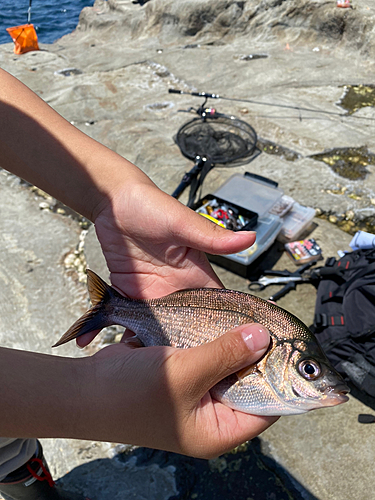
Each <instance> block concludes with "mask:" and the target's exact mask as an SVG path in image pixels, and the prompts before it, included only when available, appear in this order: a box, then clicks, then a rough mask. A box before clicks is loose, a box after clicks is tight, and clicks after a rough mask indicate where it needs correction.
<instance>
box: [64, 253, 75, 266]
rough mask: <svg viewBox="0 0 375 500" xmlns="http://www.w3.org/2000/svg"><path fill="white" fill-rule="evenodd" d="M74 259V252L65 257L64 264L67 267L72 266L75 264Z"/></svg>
mask: <svg viewBox="0 0 375 500" xmlns="http://www.w3.org/2000/svg"><path fill="white" fill-rule="evenodd" d="M74 259H75V256H74V254H73V253H70V254H69V255H67V256H66V257H65V259H64V264H65V266H66V267H72V266H73V264H74Z"/></svg>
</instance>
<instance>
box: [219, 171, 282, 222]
mask: <svg viewBox="0 0 375 500" xmlns="http://www.w3.org/2000/svg"><path fill="white" fill-rule="evenodd" d="M283 194H284V192H283V190H282V189H280V188H278V184H277V182H275V181H272V180H270V179H267V178H266V177H261V176H260V175H257V174H252V173H250V172H246V173H245V174H244V175H241V174H234V175H232V177H230V178H229V179H228V180H227V181H226V182H225V183H224V184H223V185H222V186H220V188H219V189H218V190H217V191H215V193H214V195H215V196H218V197H219V198H223V199H224V200H227V201H229V202H231V203H235V204H236V205H239V206H241V207H243V208H246V209H247V210H251V211H253V212H256V213H257V214H258V217H263V216H264V215H266V214H267V213H268V211H269V210H270V209H271V208H272V207H273V206H274V205H275V203H277V202H278V201H279V200H280V198H281V197H282V196H283Z"/></svg>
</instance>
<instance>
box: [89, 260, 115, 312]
mask: <svg viewBox="0 0 375 500" xmlns="http://www.w3.org/2000/svg"><path fill="white" fill-rule="evenodd" d="M87 288H88V291H89V295H90V300H91V303H92V305H93V306H96V305H97V304H99V303H100V302H102V300H103V299H104V298H105V297H106V296H107V295H108V294H109V295H111V292H112V287H111V286H109V285H107V283H106V282H105V281H104V280H102V278H100V276H98V275H97V274H96V273H94V271H91V269H87Z"/></svg>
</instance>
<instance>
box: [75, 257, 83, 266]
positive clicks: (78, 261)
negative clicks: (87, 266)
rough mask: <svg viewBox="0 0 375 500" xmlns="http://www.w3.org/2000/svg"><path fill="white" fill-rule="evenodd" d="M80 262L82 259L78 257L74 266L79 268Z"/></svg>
mask: <svg viewBox="0 0 375 500" xmlns="http://www.w3.org/2000/svg"><path fill="white" fill-rule="evenodd" d="M80 264H81V259H80V258H78V257H77V258H76V259H75V260H74V267H76V268H77V269H78V266H79V265H80Z"/></svg>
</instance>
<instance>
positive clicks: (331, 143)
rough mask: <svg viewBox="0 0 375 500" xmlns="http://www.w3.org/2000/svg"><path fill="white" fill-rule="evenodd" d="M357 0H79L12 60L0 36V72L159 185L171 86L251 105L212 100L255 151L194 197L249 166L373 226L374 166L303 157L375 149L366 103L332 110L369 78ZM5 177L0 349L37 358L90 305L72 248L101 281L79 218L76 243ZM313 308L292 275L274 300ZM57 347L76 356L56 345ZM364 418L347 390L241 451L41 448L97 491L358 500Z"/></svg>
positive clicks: (1, 178) (367, 472)
mask: <svg viewBox="0 0 375 500" xmlns="http://www.w3.org/2000/svg"><path fill="white" fill-rule="evenodd" d="M141 3H142V2H141ZM353 7H354V9H339V8H337V7H336V2H334V1H332V2H326V1H323V0H319V1H315V2H307V1H303V0H288V1H286V0H263V1H259V2H251V1H243V2H238V1H237V2H236V1H231V0H218V1H216V2H210V1H208V0H200V1H197V0H195V1H194V0H183V1H181V2H174V1H173V0H150V1H148V2H146V3H145V4H144V5H141V4H138V3H133V2H132V1H130V0H108V1H103V0H97V1H96V2H95V5H94V7H93V8H86V9H84V11H83V12H82V14H81V17H80V24H79V26H78V27H77V30H76V31H75V32H73V33H72V34H70V35H67V36H65V37H63V38H62V39H61V40H59V41H57V42H56V43H54V44H52V45H43V44H42V46H41V49H42V50H40V51H39V52H31V53H27V54H25V55H23V56H21V57H19V56H15V55H14V54H13V52H12V50H13V47H12V44H6V45H2V46H0V65H1V67H3V68H4V69H6V70H8V71H9V72H10V73H12V74H14V75H15V76H16V77H18V78H19V79H20V80H22V81H23V82H24V83H26V84H27V85H28V86H29V87H31V88H32V89H33V90H34V91H35V92H37V93H38V94H39V95H40V96H41V97H42V98H43V99H45V100H46V101H47V102H48V103H49V104H50V105H51V106H53V107H54V108H55V109H56V110H57V111H59V112H60V113H61V114H62V115H63V116H64V117H65V118H66V119H68V120H69V121H71V122H73V123H74V124H75V125H76V126H77V127H78V128H80V129H81V130H83V131H84V132H85V133H87V134H89V135H90V136H92V137H94V138H95V139H97V140H98V141H100V142H102V143H103V144H105V145H107V146H108V147H110V148H111V149H114V150H115V151H117V152H118V153H120V154H122V155H123V156H126V157H127V158H128V159H129V160H131V161H133V162H134V163H135V164H136V165H138V166H139V167H140V168H142V169H143V170H144V171H145V172H146V173H147V174H148V175H149V176H150V177H151V178H152V179H153V180H154V181H155V182H156V184H157V185H159V186H160V187H161V188H162V189H163V190H165V191H166V192H168V193H171V192H172V191H173V190H174V189H175V187H176V186H177V185H178V183H179V181H180V179H181V176H182V175H183V173H184V172H185V171H186V170H189V169H190V168H191V167H192V162H191V161H190V160H188V159H186V158H185V157H184V156H182V154H181V152H180V150H179V148H178V147H177V145H176V144H175V142H174V136H175V134H176V132H177V130H178V128H179V127H180V126H181V125H182V124H183V123H185V122H186V121H187V120H189V119H191V118H193V117H194V115H193V114H190V115H189V114H185V113H180V112H179V110H186V109H188V108H190V107H191V106H193V107H194V108H197V107H198V106H199V105H200V104H201V99H198V98H196V97H191V96H187V95H173V94H168V89H169V88H175V89H181V90H184V91H189V92H190V91H206V92H213V93H216V94H220V95H223V96H226V97H234V98H238V99H245V100H248V102H240V101H227V100H219V101H213V100H212V101H209V103H208V104H209V105H212V106H215V107H217V108H218V110H219V111H221V112H224V113H228V114H233V115H235V116H237V117H239V118H241V119H243V120H245V121H246V122H248V123H250V124H251V125H252V126H253V127H254V128H255V130H256V132H257V134H258V136H259V137H260V138H261V139H262V141H263V142H260V143H259V144H263V147H262V151H263V152H262V154H260V155H259V156H258V157H257V158H256V159H255V160H254V161H252V162H251V163H250V164H248V165H245V166H240V167H235V168H215V169H214V170H213V171H212V172H210V174H209V175H208V177H207V178H206V181H205V185H204V187H203V190H204V192H212V191H214V190H215V189H217V187H218V186H219V185H221V184H222V183H223V182H224V180H225V179H227V178H228V177H229V176H230V175H232V174H233V173H238V172H244V171H246V170H250V171H252V172H254V173H257V174H260V175H264V176H267V177H270V178H272V179H274V180H276V181H277V182H279V186H280V187H281V188H282V189H283V190H284V192H285V193H286V194H289V195H291V196H292V197H293V198H294V199H296V200H297V201H299V202H300V203H302V204H304V205H309V206H312V207H314V208H320V209H321V210H322V211H323V212H324V213H326V214H327V215H329V214H331V215H333V216H334V217H336V218H337V219H339V220H340V218H341V219H343V220H344V222H345V223H347V222H348V221H352V220H355V221H356V223H357V222H358V221H360V220H361V219H363V220H366V221H369V220H370V221H371V220H374V214H375V181H374V165H372V164H369V165H367V167H366V169H367V171H368V173H367V174H366V176H365V178H364V180H350V179H347V178H344V177H342V176H340V175H338V174H337V173H335V172H334V170H333V169H331V168H330V167H329V166H328V165H327V164H325V163H323V162H321V161H316V160H314V159H312V158H310V156H311V155H313V154H319V153H322V152H323V151H327V150H329V149H332V148H344V147H355V148H361V147H364V146H366V147H367V148H368V150H369V151H372V152H374V151H375V144H374V135H373V125H374V121H373V119H374V112H373V108H371V107H363V108H362V109H360V110H359V111H357V112H356V113H354V114H353V115H346V114H345V113H346V112H345V111H344V110H343V109H342V108H340V107H339V106H338V105H337V104H336V103H337V102H338V101H339V99H340V98H341V96H342V95H343V93H344V86H346V85H359V84H364V85H368V84H371V83H372V80H373V75H374V58H373V55H374V50H375V48H374V47H375V46H374V44H375V42H374V28H373V26H374V23H373V20H374V16H373V9H374V7H375V0H364V1H363V2H361V3H358V4H357V3H355V2H353ZM254 55H260V56H264V55H267V57H259V58H257V57H251V56H254ZM260 103H263V104H260ZM264 103H268V105H265V104H264ZM269 104H272V105H279V104H282V105H283V106H284V107H278V106H270V105H269ZM296 108H298V109H296ZM303 108H305V109H303ZM343 115H344V116H343ZM267 141H268V142H267ZM267 144H268V146H264V145H267ZM270 144H271V145H274V146H277V147H274V146H273V147H272V148H270V147H269V145H270ZM265 147H266V148H267V152H266V151H265V150H264V149H265ZM282 148H286V150H289V151H291V152H292V153H293V152H295V153H297V154H294V155H293V154H292V155H291V157H293V158H295V160H294V161H288V159H287V154H286V152H285V151H284V152H283V149H282ZM277 151H279V155H277V154H269V153H275V152H277ZM0 166H1V163H0ZM0 174H1V175H0V186H1V192H2V195H3V196H2V197H1V200H0V212H1V215H2V217H1V220H0V235H1V237H0V250H1V251H0V281H1V283H2V287H1V288H0V297H1V298H2V300H1V301H0V304H1V306H0V308H1V309H0V310H1V314H0V325H1V328H0V332H1V334H0V342H1V345H5V346H8V347H16V348H22V349H29V350H38V351H40V352H47V353H50V352H51V350H50V345H51V344H52V343H53V342H52V340H53V339H56V338H57V337H58V335H59V334H60V333H61V332H62V331H64V330H65V329H66V327H67V326H68V325H70V324H71V323H72V322H73V320H75V319H76V318H77V317H78V316H79V315H80V314H81V313H82V312H83V311H84V310H85V309H86V306H87V294H86V290H85V286H84V285H83V284H82V283H80V282H79V280H78V278H79V273H78V272H77V270H78V267H79V265H84V258H83V254H82V249H83V247H84V251H85V258H86V259H87V261H88V263H89V265H90V267H91V268H93V269H95V270H96V271H97V272H98V273H99V274H101V275H102V276H103V277H104V278H107V271H106V268H105V263H104V260H103V257H102V255H101V252H100V249H99V247H98V243H97V241H96V238H95V234H94V232H93V230H92V228H90V229H89V232H88V234H87V236H86V237H85V238H84V239H83V238H82V237H81V239H80V235H82V227H81V226H80V225H79V224H78V222H77V221H75V220H72V219H70V218H68V217H64V216H63V215H61V214H56V213H51V211H49V210H48V209H47V208H43V207H45V206H46V205H41V204H43V203H46V201H45V200H44V198H41V197H40V196H39V195H38V192H33V191H31V190H30V188H28V187H26V186H24V185H22V184H20V183H19V182H18V181H17V179H16V178H14V177H13V176H9V175H8V174H6V173H4V172H1V173H0ZM182 201H186V195H184V197H183V198H182ZM49 203H50V202H49V201H48V202H47V205H48V204H49ZM348 214H350V215H348ZM345 219H347V221H345ZM332 220H333V219H332ZM315 222H316V224H317V225H318V227H317V228H316V229H315V231H314V232H313V233H312V236H313V237H315V238H316V239H317V240H318V242H319V243H320V244H321V246H322V248H323V253H324V256H325V257H328V256H331V255H335V253H336V251H337V250H338V249H348V243H349V241H350V236H349V235H348V234H347V233H344V232H342V231H341V230H340V229H338V228H337V227H336V226H334V225H332V224H330V223H329V222H327V221H324V220H320V219H316V220H315ZM36 227H38V238H35V237H34V235H35V228H36ZM349 229H350V227H349ZM82 241H84V244H82ZM80 242H81V246H80V247H79V245H80ZM78 248H80V250H79V251H78V250H77V249H78ZM74 251H77V252H78V253H77V254H75V253H74ZM69 255H75V256H76V257H79V259H78V260H80V262H78V264H77V266H78V267H77V266H76V267H74V265H73V266H72V265H71V264H69V262H70V263H71V262H73V263H74V260H73V261H72V259H71V258H70V257H69V258H68V256H69ZM275 260H277V263H276V264H275V268H277V269H284V268H289V269H291V268H292V266H291V264H290V261H289V260H288V259H287V257H286V256H285V255H284V254H281V253H279V254H278V255H276V259H275ZM215 269H216V270H217V272H218V274H219V275H220V277H221V279H222V280H223V282H224V284H225V285H226V286H227V287H230V288H235V289H238V290H242V291H247V281H246V280H244V279H242V278H239V277H237V276H235V275H233V274H231V273H229V272H227V271H225V270H223V269H221V268H218V267H215ZM78 271H79V270H78ZM79 272H80V271H79ZM276 290H277V289H276V287H275V288H274V289H271V288H269V289H267V290H266V291H265V293H264V295H263V296H264V297H266V296H268V295H270V294H271V293H273V292H274V291H276ZM5 299H6V300H5ZM314 301H315V289H314V288H313V287H312V286H311V287H310V286H309V285H306V286H305V285H304V286H301V287H299V288H298V289H297V291H296V292H291V293H290V294H288V295H287V296H285V297H284V298H283V299H282V300H280V302H279V304H280V305H281V306H282V307H285V308H286V309H288V310H290V311H291V312H293V313H294V314H296V315H297V316H299V317H300V318H301V319H302V320H303V321H305V322H306V323H307V324H310V323H311V319H312V314H313V310H314ZM46 303H47V304H48V307H46ZM16 325H17V326H16ZM25 332H27V334H26V333H25ZM115 333H116V332H115ZM103 337H105V335H104V334H103ZM112 337H113V335H112ZM112 337H111V334H110V335H109V336H108V337H107V338H112ZM100 345H102V344H98V347H100ZM58 354H60V355H61V354H62V355H68V356H80V355H84V354H85V352H82V351H78V350H77V349H75V348H74V345H67V346H64V347H62V348H61V350H59V353H58ZM368 411H369V410H368V408H367V407H366V406H364V404H363V403H361V402H360V401H359V400H357V399H355V398H351V400H350V403H348V404H346V405H344V406H342V407H338V408H335V409H328V410H320V411H318V412H313V413H310V414H307V415H304V416H299V417H287V418H283V419H280V421H279V422H278V423H277V424H276V425H274V426H273V427H272V428H271V429H269V430H268V431H267V432H265V433H264V434H263V435H262V437H261V438H260V439H257V440H254V441H253V442H252V443H251V444H249V445H248V446H247V447H246V446H245V447H242V448H240V449H238V450H236V452H235V453H233V454H228V455H227V456H225V457H221V458H220V459H218V460H216V461H209V462H206V461H199V460H193V459H187V458H185V457H179V456H175V455H173V454H165V453H162V452H156V451H149V450H137V451H132V452H131V451H129V450H128V454H126V455H122V454H121V453H119V452H121V451H123V448H121V447H120V448H118V447H116V446H115V444H112V443H91V442H79V441H71V440H44V443H43V444H44V447H45V451H46V455H47V458H48V460H49V462H50V465H51V469H52V472H53V474H54V476H55V477H57V478H61V481H62V482H63V483H64V484H66V485H67V486H69V487H70V488H72V489H74V490H76V491H78V492H82V493H85V494H86V495H88V496H90V498H92V499H93V500H94V499H98V500H99V499H100V500H106V499H130V498H137V499H143V498H144V499H153V498H155V499H158V500H159V499H160V500H161V499H171V498H175V499H177V498H178V499H185V498H186V499H187V498H198V499H199V498H212V499H222V498H223V499H224V498H226V499H227V498H241V499H242V498H248V499H251V498H254V499H256V500H262V499H263V498H264V499H268V500H269V499H277V500H280V499H283V498H286V499H287V498H288V499H290V498H293V499H300V498H301V499H302V498H303V499H305V500H306V499H314V498H317V499H321V500H323V499H324V500H326V499H333V500H338V499H340V500H341V499H343V498H356V500H365V499H368V498H369V491H371V488H372V471H373V461H374V451H373V450H374V449H375V438H374V435H373V430H372V428H371V426H360V425H359V424H358V423H357V415H358V413H366V412H367V413H368ZM343 479H344V480H343Z"/></svg>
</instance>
